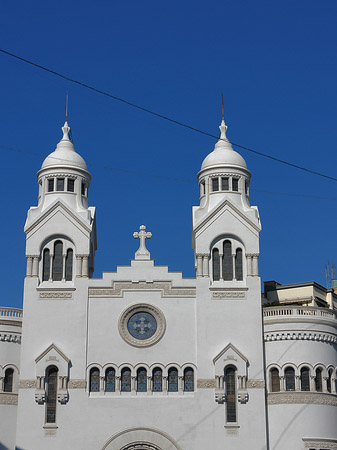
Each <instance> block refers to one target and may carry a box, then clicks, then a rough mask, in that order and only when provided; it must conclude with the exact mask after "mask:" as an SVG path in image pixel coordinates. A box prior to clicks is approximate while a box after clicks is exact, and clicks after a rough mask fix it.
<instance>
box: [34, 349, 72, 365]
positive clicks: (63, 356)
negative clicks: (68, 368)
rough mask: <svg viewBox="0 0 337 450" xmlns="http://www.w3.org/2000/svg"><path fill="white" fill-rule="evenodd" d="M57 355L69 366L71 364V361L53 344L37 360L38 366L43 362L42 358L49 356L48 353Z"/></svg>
mask: <svg viewBox="0 0 337 450" xmlns="http://www.w3.org/2000/svg"><path fill="white" fill-rule="evenodd" d="M55 352H56V353H57V354H58V355H59V356H61V358H63V359H64V361H65V362H66V363H67V364H69V363H70V359H69V358H68V357H67V356H66V355H65V354H64V353H63V352H62V351H61V350H60V349H59V348H58V347H57V346H56V345H55V344H51V345H50V346H49V347H48V348H46V350H45V351H44V352H42V353H41V355H40V356H38V357H37V358H36V359H35V362H36V364H37V363H38V362H39V361H41V359H42V358H44V357H45V356H47V355H48V353H55Z"/></svg>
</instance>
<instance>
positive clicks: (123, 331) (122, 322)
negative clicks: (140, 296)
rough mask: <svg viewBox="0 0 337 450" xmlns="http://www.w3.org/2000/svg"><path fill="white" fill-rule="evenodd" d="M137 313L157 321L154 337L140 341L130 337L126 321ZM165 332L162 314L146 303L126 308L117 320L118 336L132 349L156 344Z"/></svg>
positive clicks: (164, 321)
mask: <svg viewBox="0 0 337 450" xmlns="http://www.w3.org/2000/svg"><path fill="white" fill-rule="evenodd" d="M137 312H147V313H149V314H151V315H152V316H154V318H155V319H156V321H157V330H156V332H155V333H154V335H153V336H151V337H150V338H148V339H144V340H140V339H137V338H135V337H133V336H131V334H130V333H129V330H128V321H129V319H130V317H131V316H132V315H133V314H135V313H137ZM165 330H166V320H165V316H164V314H163V313H162V311H160V309H159V308H157V307H155V306H153V305H150V304H148V303H137V304H136V305H132V306H130V307H128V308H127V309H126V310H124V311H123V312H122V314H121V315H120V317H119V320H118V331H119V334H120V335H121V337H122V339H124V341H125V342H126V343H128V344H130V345H132V346H133V347H140V348H144V347H150V346H151V345H154V344H156V343H157V342H158V341H160V339H161V338H162V337H163V336H164V333H165Z"/></svg>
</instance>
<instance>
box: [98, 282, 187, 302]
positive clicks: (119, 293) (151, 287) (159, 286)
mask: <svg viewBox="0 0 337 450" xmlns="http://www.w3.org/2000/svg"><path fill="white" fill-rule="evenodd" d="M124 291H161V296H162V298H172V297H188V298H194V297H195V295H196V288H195V287H190V288H185V287H173V286H172V281H153V282H147V281H137V282H135V283H132V282H129V281H116V282H113V287H111V288H110V287H91V288H89V297H98V298H99V297H116V298H123V297H124Z"/></svg>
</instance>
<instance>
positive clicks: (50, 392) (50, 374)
mask: <svg viewBox="0 0 337 450" xmlns="http://www.w3.org/2000/svg"><path fill="white" fill-rule="evenodd" d="M46 375H47V376H46V422H47V423H55V422H56V400H57V375H58V369H57V367H55V366H51V367H48V369H47V373H46Z"/></svg>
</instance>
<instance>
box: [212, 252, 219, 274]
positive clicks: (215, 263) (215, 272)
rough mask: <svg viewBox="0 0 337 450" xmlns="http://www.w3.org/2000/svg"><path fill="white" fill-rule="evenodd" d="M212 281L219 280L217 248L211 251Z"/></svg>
mask: <svg viewBox="0 0 337 450" xmlns="http://www.w3.org/2000/svg"><path fill="white" fill-rule="evenodd" d="M212 253H213V258H212V260H213V281H219V280H220V255H219V250H218V249H217V248H214V249H213V252H212Z"/></svg>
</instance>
